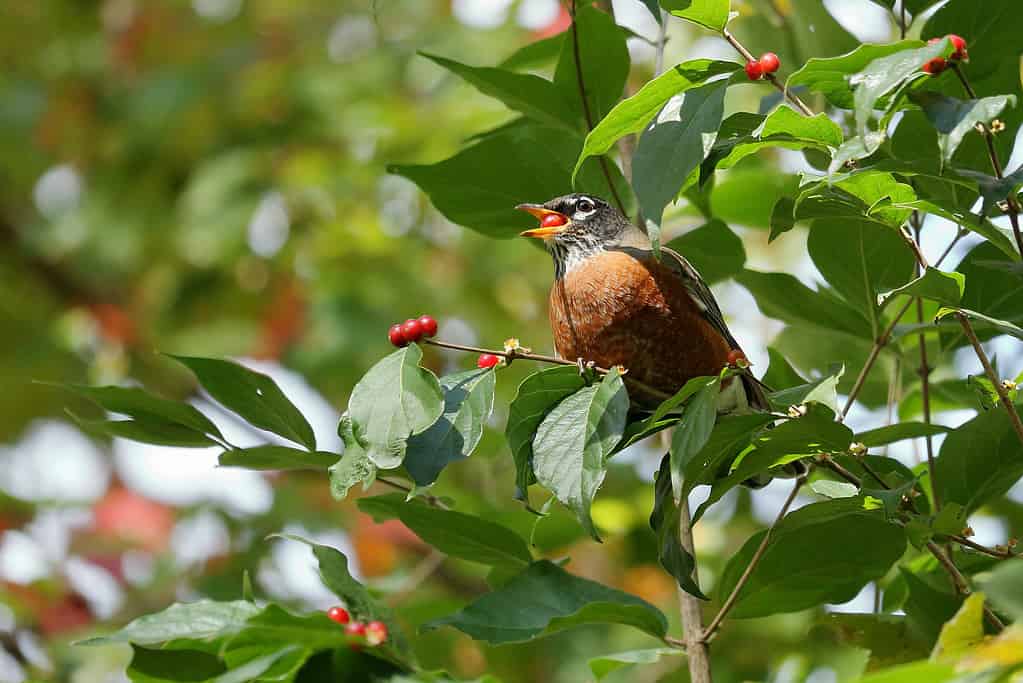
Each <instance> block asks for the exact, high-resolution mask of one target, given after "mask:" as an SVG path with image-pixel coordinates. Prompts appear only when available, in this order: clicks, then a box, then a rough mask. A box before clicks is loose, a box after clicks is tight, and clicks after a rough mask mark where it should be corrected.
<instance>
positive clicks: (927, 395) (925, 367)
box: [902, 2, 941, 511]
mask: <svg viewBox="0 0 1023 683" xmlns="http://www.w3.org/2000/svg"><path fill="white" fill-rule="evenodd" d="M902 18H903V21H905V18H906V13H905V2H903V13H902ZM903 30H905V29H903ZM910 222H911V223H912V224H913V230H914V231H915V232H916V242H917V244H919V243H920V233H921V232H922V231H923V225H922V222H921V220H920V213H919V212H918V211H914V212H913V213H912V215H911V216H910ZM921 272H922V271H921V270H920V264H919V263H918V264H916V275H917V277H920V273H921ZM916 321H917V323H919V324H920V326H921V328H920V334H919V336H918V338H917V339H918V342H919V346H920V367H919V369H918V370H917V373H918V374H919V375H920V400H921V404H922V407H923V415H924V424H927V425H930V424H931V367H930V365H929V364H928V362H927V335H926V334H925V333H924V331H923V323H924V301H923V299H922V298H920V297H916ZM924 444H925V448H926V451H927V476H928V477H930V480H931V495H932V496H933V497H934V509H935V511H939V510H941V494H940V492H939V490H938V483H937V479H936V478H935V476H934V472H935V467H934V440H933V438H932V437H931V435H930V434H927V436H925V437H924Z"/></svg>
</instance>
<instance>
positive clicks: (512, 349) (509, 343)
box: [504, 337, 533, 353]
mask: <svg viewBox="0 0 1023 683" xmlns="http://www.w3.org/2000/svg"><path fill="white" fill-rule="evenodd" d="M532 350H533V349H527V348H526V347H525V346H523V345H522V344H521V342H519V340H518V339H517V338H516V337H511V338H509V339H505V340H504V352H505V353H529V352H530V351H532Z"/></svg>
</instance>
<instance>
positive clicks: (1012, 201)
mask: <svg viewBox="0 0 1023 683" xmlns="http://www.w3.org/2000/svg"><path fill="white" fill-rule="evenodd" d="M951 65H952V71H954V72H955V75H956V76H957V77H958V78H959V82H960V83H962V84H963V90H965V91H966V94H967V95H968V96H969V97H970V99H971V100H975V99H977V92H976V91H975V90H974V89H973V86H971V85H970V82H969V81H968V80H967V79H966V74H965V73H963V70H962V68H961V67H960V66H959V64H958V62H954V61H953V62H951ZM980 134H981V137H983V138H984V144H985V145H986V146H987V156H988V159H989V160H990V161H991V168H992V170H994V172H995V177H996V178H998V179H999V180H1001V179H1002V178H1004V177H1005V174H1004V170H1003V169H1002V163H1001V162H1000V161H999V160H998V150H997V149H995V135H994V131H992V130H991V127H990V126H988V125H987V124H985V123H981V132H980ZM1006 205H1007V207H1008V210H1007V211H1006V213H1007V214H1008V215H1009V223H1011V224H1012V236H1013V237H1015V238H1016V248H1017V249H1019V255H1020V256H1023V233H1021V232H1020V227H1019V213H1020V206H1019V203H1018V202H1017V201H1016V197H1015V192H1010V193H1009V196H1008V197H1007V198H1006Z"/></svg>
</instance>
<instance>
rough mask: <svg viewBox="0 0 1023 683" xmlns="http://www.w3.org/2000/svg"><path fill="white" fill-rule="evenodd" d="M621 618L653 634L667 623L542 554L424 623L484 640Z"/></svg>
mask: <svg viewBox="0 0 1023 683" xmlns="http://www.w3.org/2000/svg"><path fill="white" fill-rule="evenodd" d="M594 623H596V624H625V625H628V626H632V627H634V628H637V629H639V630H641V631H644V632H645V633H648V634H649V635H652V636H654V637H661V636H663V635H664V633H665V631H666V630H667V628H668V622H667V619H665V617H664V615H663V614H661V612H660V611H659V610H658V609H657V608H655V607H654V606H653V605H651V604H649V603H647V602H645V601H643V600H640V599H639V598H637V597H635V596H632V595H629V594H627V593H622V592H621V591H617V590H612V589H610V588H607V587H606V586H602V585H600V584H599V583H595V582H593V581H588V580H586V579H580V578H578V577H576V576H572V575H571V574H569V573H568V572H566V571H565V570H564V569H561V568H560V567H558V566H557V565H556V564H553V563H551V562H548V561H546V560H541V561H538V562H534V563H532V564H531V565H529V567H528V568H527V569H526V570H525V571H524V572H522V573H521V574H519V575H518V576H516V577H515V578H513V579H512V580H511V581H509V582H508V583H506V584H505V585H503V586H502V587H501V588H500V589H499V590H497V591H494V592H493V593H488V594H486V595H484V596H483V597H481V598H480V599H479V600H476V601H475V602H473V603H472V604H470V605H468V606H466V607H465V608H463V609H462V610H461V611H459V612H456V613H455V614H452V615H450V616H447V617H444V618H441V619H437V620H434V621H432V622H430V623H428V624H426V628H437V627H440V626H453V627H455V628H457V629H458V630H460V631H462V632H463V633H467V634H468V635H470V636H472V637H473V638H476V639H478V640H485V641H487V642H489V643H495V644H496V643H514V642H519V641H523V640H529V639H531V638H535V637H537V636H540V635H544V634H546V633H551V632H554V631H558V630H561V629H564V628H569V627H572V626H577V625H580V624H594Z"/></svg>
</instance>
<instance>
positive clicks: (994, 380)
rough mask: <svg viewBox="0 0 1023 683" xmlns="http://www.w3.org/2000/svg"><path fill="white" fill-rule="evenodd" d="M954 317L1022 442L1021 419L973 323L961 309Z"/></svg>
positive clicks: (1022, 428) (1022, 427)
mask: <svg viewBox="0 0 1023 683" xmlns="http://www.w3.org/2000/svg"><path fill="white" fill-rule="evenodd" d="M956 318H958V320H959V324H960V325H961V326H962V328H963V333H964V334H965V335H966V338H967V339H969V340H970V345H971V346H973V350H974V351H975V352H976V354H977V358H978V359H979V360H980V364H981V365H983V366H984V374H986V375H987V378H988V380H989V381H990V382H991V384H992V385H993V386H994V388H995V391H996V392H998V400H999V401H1001V403H1002V407H1003V408H1005V411H1006V412H1007V413H1009V422H1011V423H1012V428H1013V429H1014V430H1015V431H1016V436H1018V437H1019V440H1020V443H1023V421H1021V420H1020V417H1019V413H1018V412H1017V411H1016V406H1014V405H1013V404H1012V399H1010V398H1009V392H1008V391H1007V390H1006V388H1005V385H1003V384H1002V380H1001V379H999V378H998V375H997V373H995V369H994V368H993V367H991V361H990V360H988V357H987V354H986V353H985V352H984V348H983V347H982V346H981V345H980V340H979V339H977V333H976V332H974V330H973V325H971V324H970V319H969V318H967V317H966V314H965V313H963V312H962V311H956Z"/></svg>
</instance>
